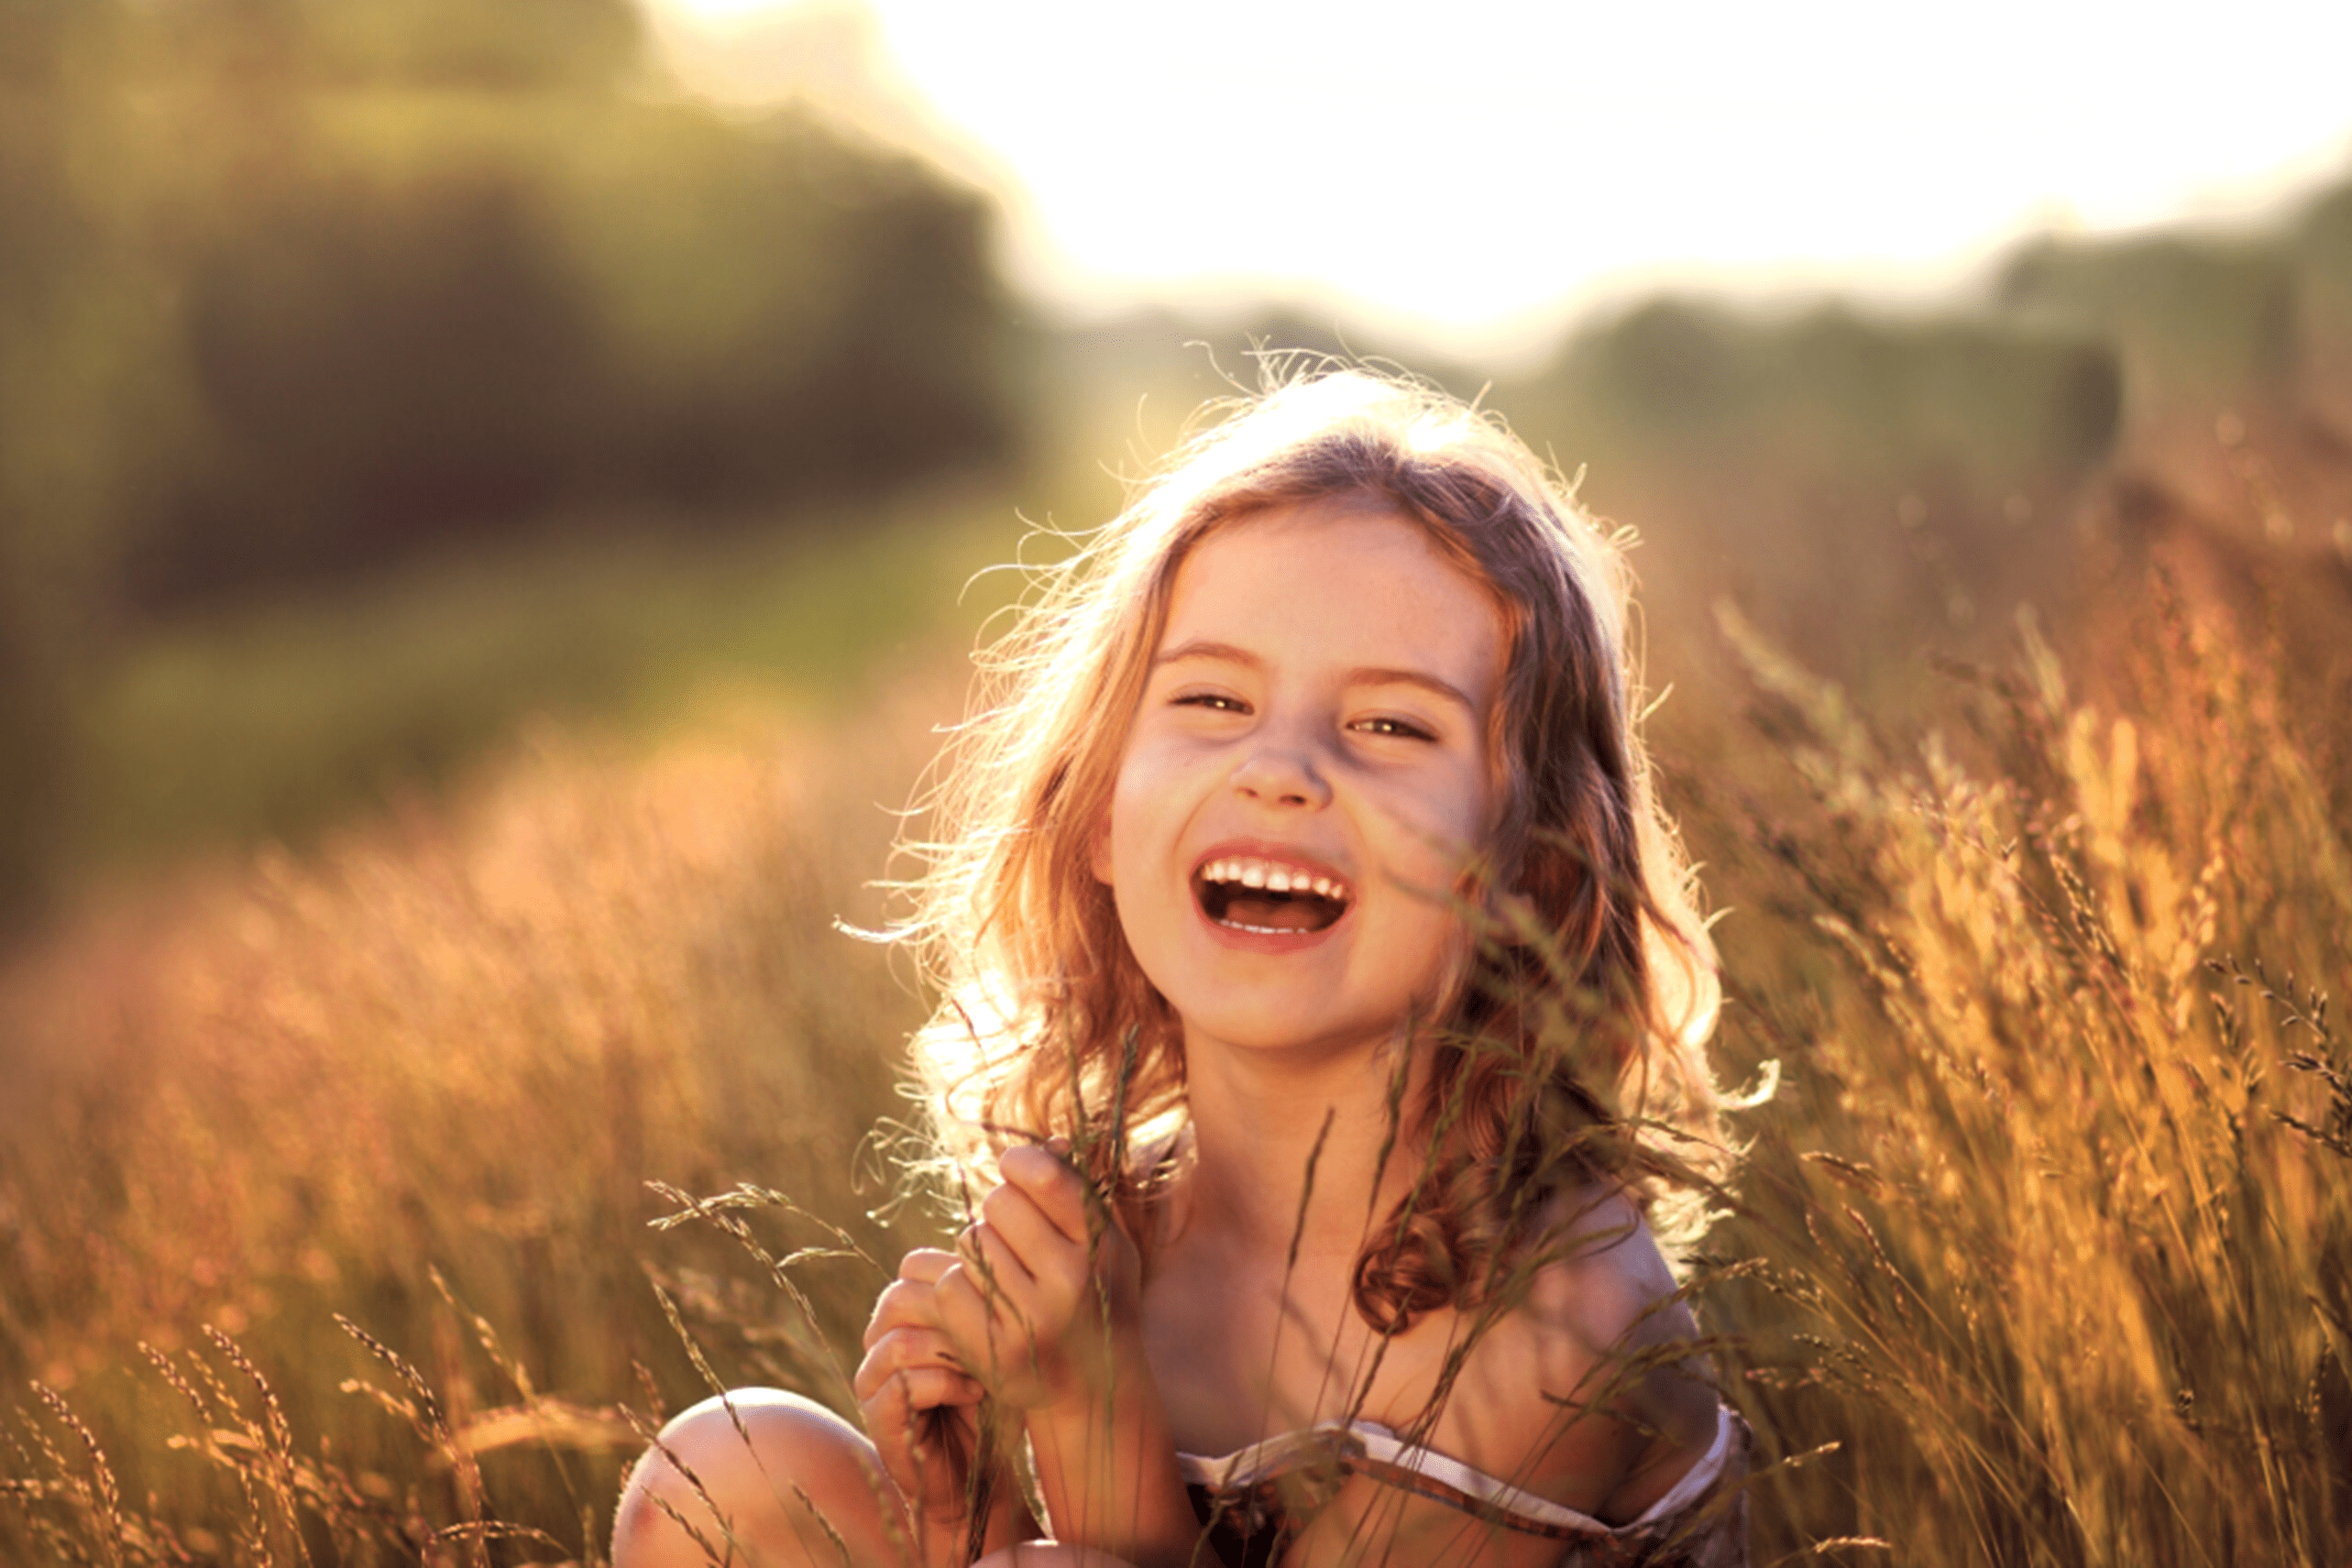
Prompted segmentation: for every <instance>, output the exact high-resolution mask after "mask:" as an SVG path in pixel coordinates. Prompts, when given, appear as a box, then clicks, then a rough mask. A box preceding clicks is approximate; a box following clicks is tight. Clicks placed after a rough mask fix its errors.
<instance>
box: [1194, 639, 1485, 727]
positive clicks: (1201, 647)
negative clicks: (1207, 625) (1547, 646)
mask: <svg viewBox="0 0 2352 1568" xmlns="http://www.w3.org/2000/svg"><path fill="white" fill-rule="evenodd" d="M1191 659H1210V660H1215V661H1219V662H1221V663H1228V664H1240V665H1243V666H1245V667H1246V668H1248V669H1252V670H1261V671H1262V670H1263V669H1265V668H1266V661H1265V660H1263V659H1261V658H1259V657H1258V655H1257V654H1255V653H1253V652H1250V651H1249V650H1248V649H1247V648H1240V647H1236V646H1235V645H1234V644H1233V643H1230V642H1214V641H1209V640H1208V639H1206V638H1194V639H1193V640H1192V641H1190V642H1183V643H1179V644H1178V645H1177V646H1175V647H1173V648H1171V649H1169V650H1168V651H1167V652H1163V653H1161V654H1160V655H1158V656H1157V657H1155V658H1154V659H1153V660H1152V661H1151V667H1152V668H1153V669H1155V670H1156V669H1159V668H1160V667H1161V666H1162V665H1164V664H1178V663H1184V662H1185V661H1187V660H1191ZM1344 679H1345V681H1346V684H1347V685H1351V686H1418V687H1420V688H1421V689H1422V690H1423V691H1425V692H1429V693H1431V694H1432V695H1434V696H1440V697H1443V698H1445V700H1446V701H1448V702H1451V703H1456V704H1458V705H1459V706H1460V707H1462V708H1463V709H1464V710H1465V711H1467V712H1469V713H1476V712H1478V704H1477V703H1475V702H1472V701H1471V700H1470V696H1469V694H1468V693H1467V692H1465V691H1464V690H1463V689H1462V688H1461V687H1459V686H1457V685H1455V684H1454V683H1453V682H1451V681H1448V680H1443V679H1440V678H1439V677H1438V676H1436V675H1433V674H1430V673H1429V672H1428V671H1426V670H1402V669H1390V668H1388V667H1385V666H1381V665H1375V664H1362V665H1358V666H1357V667H1356V668H1355V669H1352V670H1350V671H1348V672H1347V673H1346V676H1345V677H1344Z"/></svg>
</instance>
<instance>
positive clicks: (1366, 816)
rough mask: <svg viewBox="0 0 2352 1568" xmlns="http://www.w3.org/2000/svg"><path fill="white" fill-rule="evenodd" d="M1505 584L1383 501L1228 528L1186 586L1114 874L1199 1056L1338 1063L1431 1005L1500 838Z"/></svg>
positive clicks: (1178, 600) (1136, 938)
mask: <svg viewBox="0 0 2352 1568" xmlns="http://www.w3.org/2000/svg"><path fill="white" fill-rule="evenodd" d="M1507 642H1508V638H1507V636H1506V633H1505V630H1504V625H1503V620H1502V616H1501V613H1500V609H1499V608H1498V606H1497V604H1496V602H1495V599H1494V597H1493V595H1492V594H1491V593H1490V592H1489V591H1488V589H1487V588H1486V587H1485V586H1484V585H1483V584H1481V583H1480V582H1478V580H1477V579H1475V578H1473V577H1471V576H1467V574H1465V573H1464V572H1463V571H1462V570H1461V569H1460V568H1459V567H1457V566H1456V565H1453V564H1452V563H1451V562H1450V561H1448V560H1447V559H1446V558H1445V556H1443V555H1442V554H1439V553H1438V551H1437V549H1436V547H1435V546H1434V544H1432V543H1431V542H1430V539H1429V537H1428V535H1427V533H1426V532H1424V531H1423V529H1422V528H1421V527H1420V526H1419V525H1418V524H1416V523H1414V522H1412V521H1409V520H1408V519H1406V518H1403V517H1401V516H1399V515H1398V514H1396V513H1395V512H1392V511H1390V510H1382V509H1378V508H1376V507H1374V506H1373V505H1371V504H1370V503H1360V502H1359V503H1356V504H1353V505H1349V504H1346V503H1339V502H1322V503H1316V504H1313V505H1309V506H1292V507H1278V508H1273V509H1269V510H1266V511H1262V512H1258V513H1255V514H1253V515H1251V516H1248V517H1245V518H1242V519H1240V520H1238V521H1234V522H1231V523H1228V524H1226V525H1225V526H1224V527H1222V528H1219V529H1218V530H1217V531H1216V532H1214V533H1212V534H1210V535H1209V536H1208V537H1207V538H1206V539H1204V540H1203V541H1202V542H1201V543H1198V544H1197V545H1195V546H1194V548H1193V549H1192V553H1191V554H1190V555H1189V556H1188V557H1187V558H1186V559H1185V562H1184V564H1183V565H1182V566H1181V568H1180V569H1179V571H1178V572H1177V575H1176V581H1175V584H1174V589H1173V593H1172V595H1171V600H1170V604H1169V610H1168V622H1167V626H1166V628H1165V629H1164V630H1163V631H1162V633H1161V636H1160V646H1159V648H1158V650H1157V651H1156V652H1155V655H1154V659H1153V663H1152V668H1151V671H1150V674H1149V680H1148V682H1147V684H1146V685H1145V687H1144V693H1143V699H1142V703H1141V705H1140V706H1139V707H1138V709H1137V711H1136V714H1135V717H1134V720H1133V723H1132V725H1131V727H1130V729H1129V731H1128V735H1127V748H1126V751H1125V752H1124V753H1123V754H1122V757H1121V760H1120V764H1119V774H1118V782H1117V784H1116V786H1115V788H1114V790H1113V794H1112V799H1111V806H1110V814H1109V819H1108V821H1107V823H1106V824H1105V828H1104V830H1103V832H1102V835H1101V837H1100V838H1099V839H1098V840H1097V842H1096V846H1095V854H1094V872H1095V874H1096V875H1097V876H1098V877H1100V878H1101V879H1102V880H1103V881H1104V882H1105V883H1107V884H1109V886H1110V888H1111V889H1112V893H1113V896H1114V898H1115V899H1116V903H1117V905H1118V911H1119V923H1120V925H1121V927H1123V928H1124V929H1125V931H1126V933H1127V944H1128V946H1129V947H1130V948H1132V950H1133V951H1134V953H1135V956H1136V960H1137V961H1138V963H1139V964H1141V965H1142V967H1143V971H1144V973H1145V974H1146V975H1147V976H1149V978H1150V980H1151V982H1152V983H1153V984H1154V985H1156V986H1157V987H1159V989H1160V993H1161V994H1162V995H1163V996H1165V997H1166V998H1167V999H1168V1001H1169V1003H1170V1004H1171V1006H1173V1007H1174V1008H1175V1010H1176V1012H1177V1014H1178V1015H1179V1016H1180V1017H1181V1018H1182V1020H1183V1024H1184V1033H1185V1039H1186V1043H1187V1047H1188V1049H1191V1050H1193V1051H1198V1050H1199V1049H1201V1048H1203V1046H1207V1045H1210V1044H1212V1043H1214V1044H1222V1045H1224V1046H1227V1047H1234V1048H1238V1049H1245V1050H1252V1051H1268V1050H1286V1051H1306V1052H1318V1053H1320V1052H1328V1051H1337V1050H1346V1049H1350V1048H1354V1047H1361V1046H1364V1045H1368V1044H1370V1045H1377V1044H1379V1043H1382V1042H1385V1041H1387V1040H1389V1039H1390V1038H1392V1037H1393V1036H1394V1035H1395V1032H1396V1030H1397V1027H1398V1025H1400V1024H1401V1022H1402V1021H1403V1019H1404V1018H1405V1016H1406V1014H1408V1013H1410V1012H1412V1011H1414V1010H1415V1009H1416V1008H1418V1009H1419V1010H1420V1011H1421V1013H1422V1014H1423V1016H1426V1015H1427V1014H1428V1011H1429V1010H1430V1009H1431V1008H1432V1007H1433V1006H1434V1004H1435V1003H1436V1002H1437V1000H1438V999H1439V998H1440V996H1441V995H1442V994H1443V992H1445V989H1446V986H1447V984H1448V982H1449V981H1450V980H1451V978H1452V977H1453V974H1454V972H1455V970H1456V966H1457V965H1458V964H1459V963H1460V961H1461V959H1462V957H1463V955H1464V954H1465V952H1466V951H1467V948H1466V938H1465V936H1464V933H1463V930H1462V927H1461V922H1460V921H1459V919H1458V918H1457V917H1456V916H1455V915H1454V913H1453V912H1452V910H1451V909H1450V908H1449V907H1448V905H1447V903H1446V900H1447V899H1448V898H1449V897H1450V896H1451V895H1452V894H1454V893H1455V892H1456V889H1457V886H1458V884H1459V883H1460V881H1461V877H1462V873H1463V872H1464V870H1465V869H1466V867H1467V863H1468V861H1469V859H1470V857H1471V855H1472V854H1473V853H1474V852H1475V851H1476V850H1477V848H1478V845H1479V844H1480V842H1481V841H1482V840H1483V839H1484V838H1485V837H1486V835H1487V833H1488V831H1489V828H1490V827H1491V824H1492V821H1493V817H1494V815H1495V808H1496V804H1497V802H1496V793H1497V792H1496V784H1495V779H1496V775H1497V773H1498V772H1499V770H1498V768H1497V767H1496V765H1495V764H1496V759H1495V758H1494V757H1493V756H1492V755H1491V754H1490V752H1491V750H1492V748H1491V747H1490V745H1489V739H1488V737H1489V729H1490V728H1491V723H1490V720H1491V718H1492V714H1493V708H1494V705H1495V703H1496V702H1497V701H1498V700H1499V696H1500V690H1501V686H1502V679H1503V667H1504V661H1505V658H1506V644H1507Z"/></svg>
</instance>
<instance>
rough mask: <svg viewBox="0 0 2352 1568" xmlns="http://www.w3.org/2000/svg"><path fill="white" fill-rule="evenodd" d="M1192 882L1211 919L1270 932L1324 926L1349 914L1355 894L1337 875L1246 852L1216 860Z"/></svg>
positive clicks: (1241, 928)
mask: <svg viewBox="0 0 2352 1568" xmlns="http://www.w3.org/2000/svg"><path fill="white" fill-rule="evenodd" d="M1193 882H1194V887H1193V892H1194V894H1195V896H1197V897H1198V898H1199V899H1200V901H1201V908H1202V910H1203V912H1204V913H1205V914H1206V915H1207V916H1208V917H1209V918H1210V919H1212V920H1214V921H1215V922H1216V923H1217V924H1218V925H1220V926H1224V927H1229V928H1231V929H1233V930H1236V931H1253V932H1257V933H1259V934H1261V935H1268V936H1271V935H1276V934H1279V933H1282V932H1294V931H1295V932H1312V931H1321V930H1324V929H1326V928H1328V927H1331V926H1332V925H1333V924H1335V922H1336V921H1337V920H1338V919H1339V917H1340V916H1342V915H1345V914H1346V913H1347V901H1348V899H1349V897H1350V896H1352V895H1351V894H1350V893H1349V891H1348V888H1347V884H1346V883H1344V882H1341V881H1339V880H1338V879H1337V878H1336V877H1332V876H1327V875H1324V874H1323V873H1320V872H1310V871H1308V870H1306V869H1305V868H1304V867H1302V866H1292V865H1285V864H1283V863H1282V862H1280V861H1262V860H1258V859H1257V858H1255V857H1253V856H1247V855H1236V856H1229V857H1227V858H1226V859H1224V860H1218V861H1210V862H1209V863H1208V864H1207V865H1205V866H1203V867H1202V868H1201V869H1200V871H1199V872H1196V873H1195V874H1194V878H1193Z"/></svg>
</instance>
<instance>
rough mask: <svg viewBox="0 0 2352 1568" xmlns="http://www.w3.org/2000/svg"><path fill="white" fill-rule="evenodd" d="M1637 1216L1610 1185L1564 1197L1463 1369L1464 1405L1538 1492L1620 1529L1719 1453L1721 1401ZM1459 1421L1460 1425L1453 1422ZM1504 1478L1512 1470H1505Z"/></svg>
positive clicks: (1485, 1440)
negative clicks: (1712, 1451) (1478, 1415)
mask: <svg viewBox="0 0 2352 1568" xmlns="http://www.w3.org/2000/svg"><path fill="white" fill-rule="evenodd" d="M1676 1291H1677V1283H1676V1279H1675V1277H1674V1271H1673V1270H1672V1269H1671V1268H1670V1267H1668V1266H1667V1264H1666V1260H1665V1255H1663V1254H1662V1253H1661V1252H1660V1251H1659V1250H1658V1245H1657V1243H1656V1241H1655V1240H1654V1238H1653V1237H1652V1235H1651V1234H1650V1229H1649V1226H1648V1224H1647V1223H1645V1222H1644V1221H1643V1216H1642V1212H1641V1209H1640V1207H1639V1206H1638V1205H1637V1204H1636V1203H1635V1202H1634V1201H1632V1199H1631V1198H1630V1197H1628V1196H1627V1195H1626V1194H1625V1193H1623V1192H1622V1191H1621V1190H1617V1189H1614V1188H1606V1187H1599V1186H1594V1187H1588V1188H1586V1189H1584V1190H1581V1191H1578V1192H1576V1193H1573V1194H1569V1195H1567V1196H1566V1197H1565V1198H1563V1199H1562V1200H1561V1201H1560V1202H1559V1204H1558V1208H1557V1212H1556V1214H1555V1217H1554V1218H1553V1221H1552V1223H1551V1224H1550V1225H1549V1227H1548V1229H1547V1230H1546V1232H1545V1234H1544V1236H1543V1238H1542V1239H1541V1241H1540V1242H1539V1243H1538V1245H1536V1247H1535V1248H1534V1249H1533V1251H1532V1253H1531V1255H1529V1257H1528V1258H1527V1259H1526V1261H1525V1264H1524V1265H1523V1267H1522V1273H1521V1274H1520V1275H1519V1276H1518V1277H1516V1278H1514V1279H1512V1280H1511V1281H1510V1282H1509V1284H1508V1286H1507V1288H1506V1289H1505V1290H1504V1291H1503V1292H1502V1294H1501V1296H1500V1299H1499V1300H1498V1303H1497V1309H1496V1311H1495V1315H1494V1316H1493V1317H1492V1319H1491V1320H1490V1321H1489V1323H1488V1324H1487V1325H1486V1329H1485V1332H1484V1334H1483V1335H1482V1337H1481V1338H1480V1340H1479V1342H1478V1345H1477V1347H1476V1348H1475V1349H1474V1350H1473V1352H1472V1353H1471V1355H1470V1356H1469V1358H1468V1360H1467V1362H1466V1363H1465V1365H1464V1368H1463V1376H1462V1379H1461V1382H1460V1385H1459V1386H1458V1387H1456V1392H1455V1396H1454V1401H1449V1404H1450V1403H1454V1402H1459V1401H1464V1400H1468V1401H1471V1402H1472V1403H1473V1408H1476V1409H1480V1410H1482V1411H1484V1412H1486V1415H1485V1417H1484V1419H1483V1420H1480V1421H1478V1423H1477V1424H1478V1425H1479V1426H1480V1427H1483V1428H1484V1429H1485V1430H1484V1431H1480V1432H1478V1433H1477V1434H1475V1438H1474V1441H1476V1442H1477V1443H1478V1446H1479V1447H1481V1448H1488V1449H1493V1450H1497V1451H1499V1452H1496V1453H1494V1454H1493V1458H1494V1459H1496V1460H1498V1461H1500V1462H1501V1463H1502V1464H1506V1465H1509V1466H1511V1468H1512V1469H1516V1470H1517V1471H1519V1472H1520V1473H1522V1474H1524V1475H1529V1476H1531V1477H1533V1478H1534V1479H1535V1481H1536V1482H1537V1484H1536V1485H1535V1486H1533V1487H1532V1488H1531V1489H1532V1490H1535V1491H1537V1492H1539V1493H1543V1494H1545V1495H1548V1496H1552V1497H1555V1498H1556V1500H1558V1501H1561V1502H1564V1503H1566V1504H1567V1505H1568V1506H1569V1507H1571V1508H1577V1509H1579V1510H1581V1511H1584V1512H1587V1513H1591V1514H1593V1515H1595V1516H1596V1517H1598V1518H1599V1519H1603V1520H1604V1521H1605V1522H1610V1523H1618V1522H1622V1521H1623V1520H1626V1519H1632V1518H1634V1517H1636V1516H1637V1515H1639V1514H1640V1513H1641V1512H1642V1510H1643V1508H1647V1507H1648V1506H1649V1505H1650V1504H1651V1503H1653V1502H1654V1501H1655V1500H1656V1499H1657V1498H1659V1497H1664V1496H1665V1494H1666V1492H1667V1491H1668V1490H1670V1489H1671V1488H1672V1487H1673V1486H1674V1484H1675V1483H1676V1481H1677V1480H1679V1479H1681V1477H1682V1475H1683V1474H1684V1473H1685V1472H1686V1471H1687V1470H1688V1469H1689V1468H1690V1467H1691V1466H1692V1465H1694V1464H1698V1462H1699V1461H1700V1460H1701V1459H1703V1458H1704V1457H1705V1455H1706V1453H1707V1452H1708V1450H1709V1447H1710V1446H1712V1444H1713V1442H1714V1441H1715V1436H1716V1431H1717V1423H1718V1420H1719V1417H1718V1414H1717V1409H1718V1405H1719V1400H1718V1398H1717V1395H1716V1392H1715V1388H1714V1387H1713V1385H1712V1384H1711V1383H1710V1382H1709V1378H1708V1368H1707V1367H1706V1365H1704V1363H1703V1361H1702V1359H1701V1358H1700V1357H1699V1356H1698V1354H1697V1346H1696V1344H1695V1343H1694V1342H1695V1340H1696V1339H1697V1337H1698V1327H1697V1324H1696V1323H1695V1322H1694V1321H1692V1318H1691V1315H1690V1311H1689V1309H1688V1308H1687V1307H1686V1306H1684V1305H1683V1303H1682V1301H1681V1300H1680V1299H1679V1298H1678V1296H1677V1294H1676ZM1449 1424H1451V1423H1449ZM1497 1473H1498V1474H1504V1473H1508V1471H1499V1472H1497Z"/></svg>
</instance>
